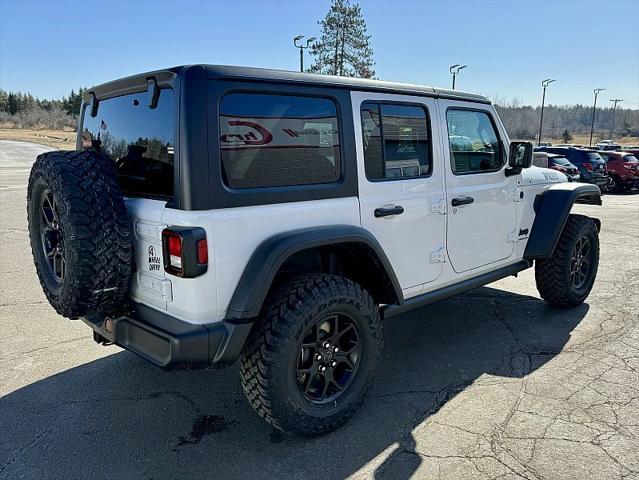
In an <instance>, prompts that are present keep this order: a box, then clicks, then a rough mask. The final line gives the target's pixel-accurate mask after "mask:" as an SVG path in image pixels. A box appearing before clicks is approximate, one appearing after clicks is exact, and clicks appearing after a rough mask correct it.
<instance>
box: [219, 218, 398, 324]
mask: <svg viewBox="0 0 639 480" xmlns="http://www.w3.org/2000/svg"><path fill="white" fill-rule="evenodd" d="M343 243H356V244H363V245H364V246H365V247H368V248H369V249H371V250H372V251H373V252H374V254H375V255H376V256H377V260H378V261H379V263H380V265H381V267H382V268H384V270H385V271H386V274H387V276H388V279H389V280H390V282H391V284H392V288H393V290H394V293H395V296H396V298H397V300H398V303H399V304H401V303H403V302H404V296H403V294H402V289H401V286H400V284H399V281H398V280H397V276H396V275H395V271H394V270H393V267H392V265H391V263H390V262H389V260H388V258H387V257H386V254H385V253H384V250H383V249H382V247H381V245H380V244H379V242H378V241H377V240H376V239H375V237H374V236H373V235H372V234H371V233H370V232H369V231H368V230H366V229H364V228H362V227H358V226H352V225H334V226H325V227H313V228H305V229H300V230H292V231H289V232H284V233H280V234H277V235H274V236H272V237H270V238H268V239H266V240H265V241H264V242H262V243H261V244H260V245H259V246H258V247H257V248H256V250H255V252H253V255H252V256H251V258H250V260H249V262H248V264H247V265H246V267H245V268H244V273H243V274H242V277H241V278H240V281H239V282H238V284H237V287H236V288H235V292H234V294H233V297H232V298H231V301H230V303H229V306H228V309H227V312H226V319H227V320H229V321H236V322H237V321H250V320H252V319H254V318H255V317H257V316H258V315H259V313H260V310H261V308H262V304H263V303H264V300H265V299H266V295H267V294H268V291H269V289H270V287H271V285H272V283H273V279H274V278H275V275H276V274H277V272H278V270H279V268H280V267H281V266H282V264H283V263H284V262H285V261H286V260H287V259H288V258H289V257H290V256H291V255H294V254H295V253H298V252H301V251H303V250H307V249H311V248H315V247H320V246H326V245H336V244H343Z"/></svg>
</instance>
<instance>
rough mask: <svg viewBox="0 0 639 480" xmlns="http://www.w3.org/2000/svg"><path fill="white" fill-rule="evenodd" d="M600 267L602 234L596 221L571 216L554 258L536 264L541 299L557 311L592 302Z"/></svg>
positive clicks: (581, 216)
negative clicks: (592, 292)
mask: <svg viewBox="0 0 639 480" xmlns="http://www.w3.org/2000/svg"><path fill="white" fill-rule="evenodd" d="M598 267H599V230H598V229H597V225H596V224H595V222H594V220H593V219H591V218H588V217H585V216H583V215H570V216H569V217H568V221H567V222H566V225H565V226H564V230H563V232H562V233H561V237H560V238H559V242H558V243H557V247H556V248H555V251H554V253H553V255H552V257H550V258H547V259H542V260H537V261H536V262H535V281H536V283H537V290H538V291H539V294H540V295H541V298H543V299H544V300H546V301H547V302H548V303H550V304H552V305H554V306H557V307H575V306H577V305H580V304H582V303H583V302H584V300H586V298H588V295H589V294H590V290H591V289H592V286H593V284H594V283H595V278H596V277H597V269H598Z"/></svg>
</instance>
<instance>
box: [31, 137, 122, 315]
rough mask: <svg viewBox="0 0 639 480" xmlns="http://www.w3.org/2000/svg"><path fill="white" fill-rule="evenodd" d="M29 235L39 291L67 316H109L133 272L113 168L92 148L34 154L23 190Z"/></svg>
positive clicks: (119, 304) (118, 302)
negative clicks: (24, 192) (25, 189)
mask: <svg viewBox="0 0 639 480" xmlns="http://www.w3.org/2000/svg"><path fill="white" fill-rule="evenodd" d="M27 216H28V220H29V238H30V240H31V251H32V253H33V260H34V262H35V266H36V270H37V273H38V277H39V279H40V284H41V285H42V289H43V290H44V293H45V294H46V296H47V299H48V300H49V303H51V305H52V306H53V308H55V310H56V311H57V312H58V313H59V314H60V315H63V316H65V317H67V318H72V319H75V318H79V317H84V316H87V315H90V314H94V313H104V314H113V313H114V312H115V311H117V310H118V309H119V308H122V306H123V304H124V303H125V301H126V296H127V292H128V288H129V279H130V275H131V262H132V245H131V233H130V227H129V220H128V217H127V212H126V206H125V204H124V198H123V195H122V191H121V190H120V187H119V185H118V182H117V178H116V172H115V166H114V165H113V162H112V161H111V160H110V159H109V158H108V157H106V156H105V155H103V154H101V153H99V152H97V151H95V150H92V149H91V150H84V151H57V152H48V153H44V154H42V155H40V156H38V158H37V160H36V161H35V163H34V164H33V167H32V168H31V176H30V177H29V188H28V192H27Z"/></svg>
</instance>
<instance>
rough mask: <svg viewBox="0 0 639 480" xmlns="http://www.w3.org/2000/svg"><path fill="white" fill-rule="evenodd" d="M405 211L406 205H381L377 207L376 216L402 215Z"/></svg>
mask: <svg viewBox="0 0 639 480" xmlns="http://www.w3.org/2000/svg"><path fill="white" fill-rule="evenodd" d="M402 213H404V207H402V206H401V205H395V206H394V207H381V208H376V209H375V212H374V214H375V218H381V217H388V216H390V215H401V214H402Z"/></svg>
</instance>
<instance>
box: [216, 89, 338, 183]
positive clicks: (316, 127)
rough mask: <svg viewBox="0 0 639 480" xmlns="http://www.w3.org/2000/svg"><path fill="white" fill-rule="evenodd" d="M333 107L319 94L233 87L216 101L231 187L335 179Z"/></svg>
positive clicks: (222, 152)
mask: <svg viewBox="0 0 639 480" xmlns="http://www.w3.org/2000/svg"><path fill="white" fill-rule="evenodd" d="M339 143H340V142H339V128H338V121H337V107H336V106H335V103H334V102H333V101H332V100H329V99H327V98H319V97H301V96H292V95H271V94H253V93H232V94H229V95H226V96H224V97H223V98H222V100H221V102H220V155H221V159H222V175H223V180H224V183H225V184H226V185H227V186H229V187H231V188H262V187H286V186H293V185H314V184H322V183H334V182H337V181H338V180H339V179H340V177H341V164H340V144H339Z"/></svg>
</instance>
